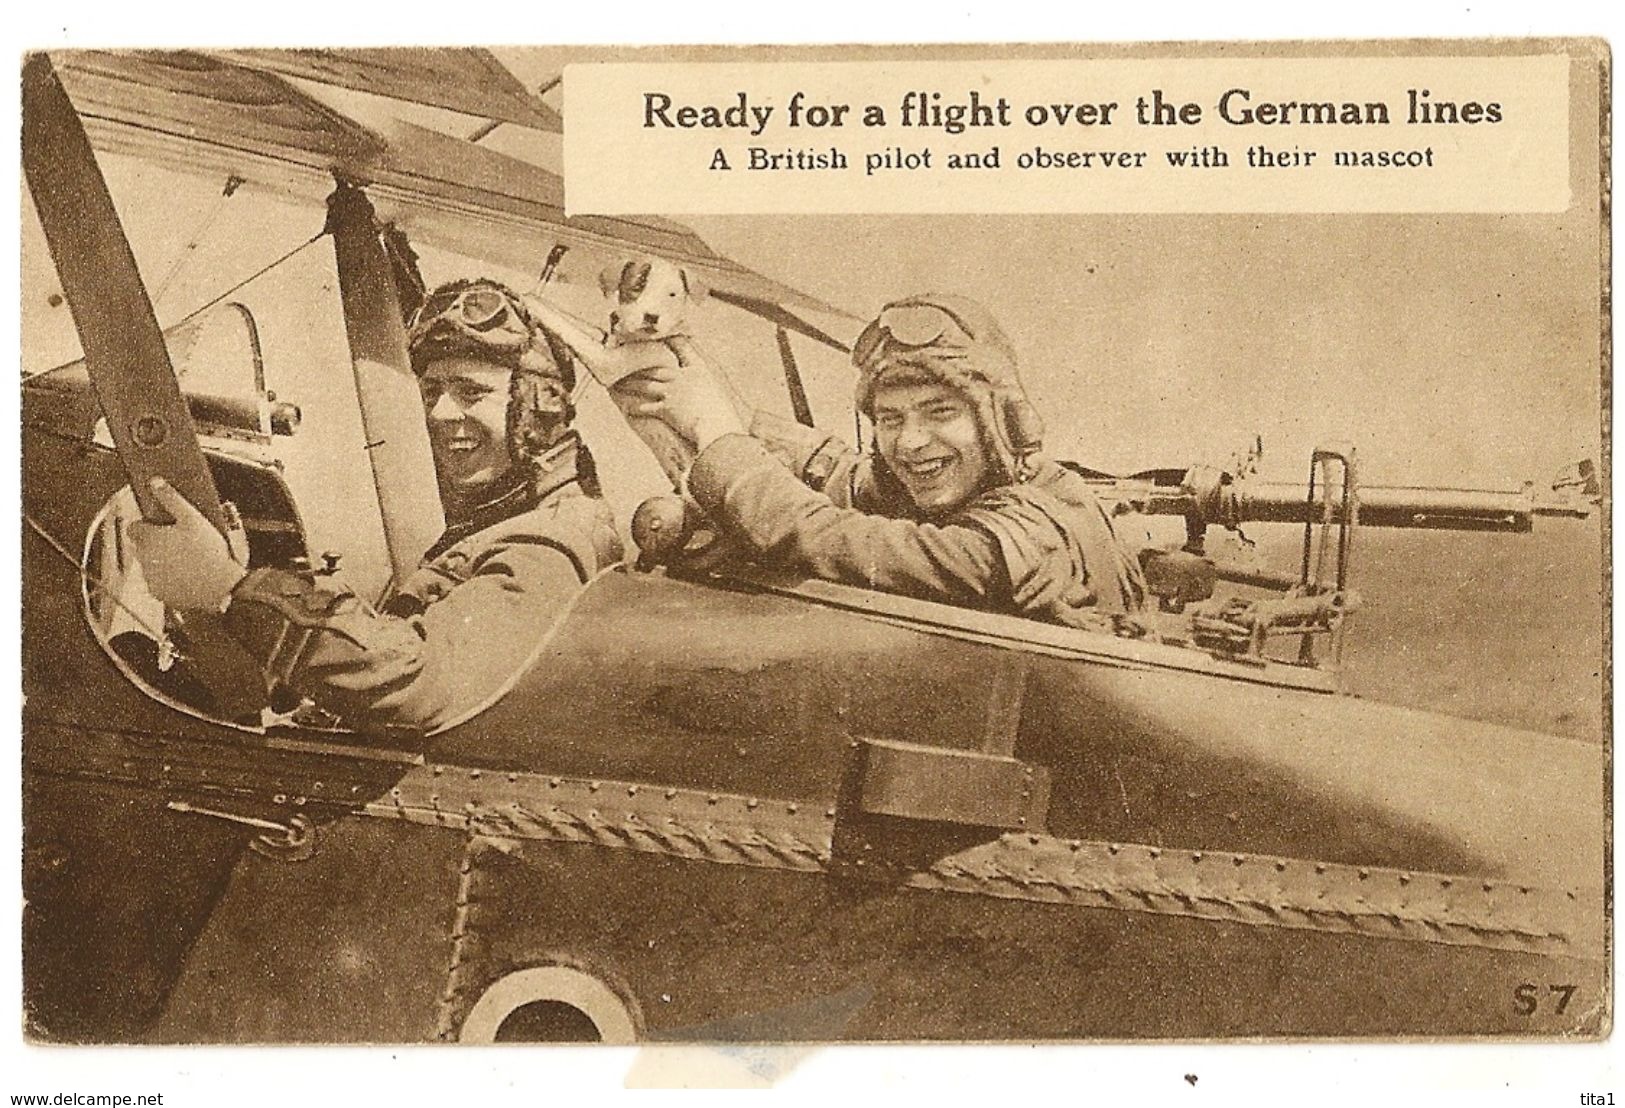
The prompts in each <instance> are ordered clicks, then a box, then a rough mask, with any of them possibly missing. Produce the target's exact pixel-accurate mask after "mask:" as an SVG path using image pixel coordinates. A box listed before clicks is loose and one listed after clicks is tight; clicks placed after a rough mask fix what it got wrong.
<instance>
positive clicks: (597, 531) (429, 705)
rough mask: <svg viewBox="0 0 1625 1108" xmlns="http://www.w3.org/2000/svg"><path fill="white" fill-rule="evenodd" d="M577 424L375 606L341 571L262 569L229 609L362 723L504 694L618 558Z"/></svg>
mask: <svg viewBox="0 0 1625 1108" xmlns="http://www.w3.org/2000/svg"><path fill="white" fill-rule="evenodd" d="M578 462H581V463H582V464H583V465H584V466H586V465H590V464H591V463H590V456H588V455H587V454H586V448H585V446H582V445H581V443H580V440H579V439H578V438H577V437H576V436H575V435H574V434H573V433H572V434H570V435H568V436H567V437H566V438H565V439H564V440H563V441H562V442H560V443H559V444H558V445H557V446H556V447H554V448H553V449H552V450H551V451H549V452H548V453H547V454H545V455H543V456H542V457H541V458H540V459H538V462H537V472H536V475H535V477H534V479H532V480H529V481H526V482H524V483H522V484H516V485H514V486H512V487H509V488H508V489H507V490H506V491H504V492H503V493H502V494H501V495H499V496H497V497H495V498H494V499H493V500H491V501H489V502H487V503H486V504H484V505H482V506H481V507H480V508H479V509H477V510H476V511H475V512H473V513H472V514H471V515H470V517H469V518H468V520H466V521H464V522H462V523H460V524H457V525H454V526H452V527H450V528H448V529H447V531H446V533H445V534H444V535H443V536H441V538H440V540H439V541H438V542H437V543H436V544H435V545H434V546H433V547H432V548H430V550H429V552H428V553H427V554H426V555H424V558H423V561H422V563H421V564H420V565H419V566H418V568H417V569H416V570H415V571H414V572H413V573H412V574H411V575H410V576H408V577H407V578H406V579H405V580H404V581H402V582H400V583H399V584H398V586H397V587H396V588H395V590H394V591H393V592H392V594H391V595H390V596H389V598H388V599H387V600H386V601H385V602H384V603H383V604H382V605H381V606H380V607H379V608H378V609H374V608H373V607H372V606H371V605H369V604H367V603H366V602H365V601H364V600H362V599H361V598H360V597H358V596H356V595H355V593H353V592H351V591H350V590H349V589H348V588H346V587H344V586H343V585H342V584H341V583H339V582H338V581H336V580H334V579H333V578H330V577H315V578H312V577H311V576H309V575H303V574H296V573H290V572H287V571H285V570H279V569H256V570H253V571H252V572H250V573H249V575H248V576H247V577H245V578H244V579H243V580H242V582H240V583H239V584H238V586H237V588H236V589H235V590H234V591H233V594H232V599H231V603H230V605H229V607H228V608H227V609H226V625H227V627H228V629H229V630H230V632H231V634H232V636H233V637H234V638H236V639H237V640H238V641H239V642H240V643H242V645H243V646H245V647H246V648H247V649H248V650H249V651H250V652H251V653H252V654H253V655H254V656H255V657H256V658H257V659H259V660H260V661H261V663H262V667H263V669H264V672H265V677H266V684H267V687H268V688H270V687H274V686H275V685H278V684H280V685H284V686H286V687H288V688H291V689H292V690H294V691H295V692H297V693H300V694H302V695H304V696H308V697H310V699H311V700H313V701H314V702H315V703H316V704H317V705H318V706H319V707H321V708H323V709H325V710H326V711H328V712H332V713H334V714H335V715H337V716H339V717H340V719H342V720H343V721H344V722H345V723H346V724H348V725H351V726H355V727H358V728H391V727H398V728H405V729H409V730H412V731H428V730H433V729H435V728H437V727H442V726H445V725H446V724H448V723H452V722H455V721H457V720H458V719H461V718H463V717H465V716H467V715H468V714H469V713H471V712H473V711H475V710H476V709H478V708H479V707H480V706H481V705H483V704H485V703H486V702H487V701H489V700H491V699H492V698H494V697H495V696H497V695H498V694H499V693H500V692H501V691H502V689H503V687H504V686H505V685H506V684H507V683H508V681H510V680H511V679H512V678H513V677H514V676H515V675H517V674H518V673H519V672H520V670H521V669H522V668H523V667H524V665H525V662H526V661H527V660H528V659H529V658H530V656H531V655H532V653H534V651H535V650H536V648H537V646H538V645H539V644H540V642H541V640H542V636H543V635H544V634H545V633H546V631H547V629H548V628H549V627H551V626H552V624H553V622H554V620H555V617H556V616H557V615H558V614H559V612H560V610H561V609H562V608H563V606H564V605H565V604H566V603H567V602H568V601H569V600H570V598H571V597H573V596H574V595H575V594H576V592H577V591H578V590H579V589H580V587H581V586H582V584H583V583H585V582H586V581H587V580H588V579H589V578H591V577H592V576H593V575H594V574H595V573H596V572H597V571H598V570H599V569H600V568H602V567H604V566H606V565H609V564H612V563H613V562H616V561H619V560H620V557H621V544H620V539H619V537H618V535H617V533H616V530H615V523H614V519H613V517H612V516H611V514H610V511H609V508H608V506H607V505H606V504H605V503H604V502H603V501H602V500H601V499H599V498H598V497H597V496H596V495H589V494H588V492H587V490H586V489H584V488H583V487H582V483H581V474H580V473H579V472H578V468H577V466H578Z"/></svg>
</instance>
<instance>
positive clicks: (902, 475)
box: [621, 295, 1146, 631]
mask: <svg viewBox="0 0 1625 1108" xmlns="http://www.w3.org/2000/svg"><path fill="white" fill-rule="evenodd" d="M673 345H674V346H675V347H676V349H677V350H678V353H679V355H680V359H679V360H680V361H681V362H682V363H683V365H682V368H680V369H678V370H676V371H672V372H667V371H662V370H656V371H652V372H651V373H649V374H647V375H645V376H643V377H641V378H639V379H634V380H633V381H631V382H626V383H623V385H622V386H621V387H622V388H623V389H628V388H630V389H633V390H636V392H637V395H636V401H637V403H638V405H639V406H640V411H642V412H644V413H646V414H651V415H659V416H661V417H662V418H664V419H666V420H667V421H668V422H670V423H671V424H672V425H673V426H674V427H675V428H676V429H677V430H678V431H679V432H681V433H684V434H686V435H688V436H689V437H690V438H691V439H693V440H694V441H695V442H696V444H697V445H698V447H699V450H700V453H699V456H698V458H697V460H696V461H695V464H694V466H693V468H692V470H691V471H690V473H689V477H688V490H689V494H690V496H691V497H692V498H693V500H694V501H695V502H696V503H698V505H699V506H700V507H701V508H702V509H704V511H705V512H706V513H707V515H709V516H710V517H711V519H712V520H713V521H714V522H715V523H716V524H717V525H718V526H719V527H720V529H721V530H722V531H723V532H724V533H725V534H727V535H728V536H730V537H731V538H733V539H735V540H736V541H740V542H742V543H744V544H745V545H746V546H747V547H748V548H749V549H751V550H753V551H755V552H756V553H757V554H759V555H760V556H762V557H764V558H766V559H768V560H774V561H778V562H779V563H781V564H786V565H789V566H791V567H793V568H795V569H796V570H798V571H801V572H806V573H810V574H813V575H815V576H819V577H824V578H828V579H831V580H836V581H843V582H846V583H849V584H854V585H862V586H865V587H868V588H874V589H882V590H886V591H890V592H898V593H906V594H909V595H913V596H919V597H924V598H928V599H932V600H940V601H946V602H948V603H952V604H960V605H965V606H971V607H978V608H984V609H990V610H994V611H1002V612H1008V613H1012V614H1019V615H1024V616H1028V617H1030V618H1034V619H1042V620H1048V621H1051V622H1054V623H1059V624H1064V625H1068V626H1075V627H1090V628H1094V629H1097V630H1113V631H1132V630H1134V629H1135V628H1136V627H1137V626H1138V623H1137V621H1136V620H1135V618H1134V617H1135V615H1136V613H1138V612H1139V611H1140V610H1141V608H1142V606H1143V604H1144V601H1145V593H1146V590H1145V580H1144V577H1143V575H1142V572H1141V569H1140V566H1139V563H1138V561H1137V560H1136V558H1135V555H1134V553H1133V552H1131V551H1130V550H1129V549H1127V548H1126V547H1125V546H1124V545H1123V544H1122V543H1121V542H1119V541H1118V538H1117V535H1116V534H1115V533H1114V531H1113V528H1112V523H1111V520H1110V519H1109V518H1108V516H1107V514H1106V512H1105V511H1104V510H1103V509H1102V507H1101V506H1100V504H1099V503H1098V502H1097V501H1096V499H1095V497H1094V495H1093V494H1092V493H1091V492H1090V490H1089V488H1088V486H1087V485H1086V484H1085V483H1084V481H1083V480H1082V478H1080V477H1079V476H1078V475H1076V474H1074V473H1072V472H1071V471H1070V470H1067V469H1065V468H1064V467H1062V466H1060V465H1058V464H1056V463H1055V462H1053V461H1050V460H1048V459H1047V458H1045V457H1043V456H1042V455H1041V454H1040V453H1039V449H1040V446H1041V441H1040V440H1041V424H1040V422H1039V419H1038V416H1037V413H1036V412H1035V411H1034V410H1033V408H1032V405H1031V404H1030V403H1029V401H1028V399H1027V396H1026V393H1025V392H1024V391H1023V390H1022V386H1021V382H1020V379H1019V378H1018V376H1017V374H1016V356H1015V351H1014V349H1013V347H1012V346H1011V344H1010V341H1009V340H1008V339H1007V338H1006V337H1005V335H1004V333H1003V332H1002V331H1001V330H1000V329H999V326H998V324H997V323H995V322H994V320H993V319H992V317H991V316H989V315H988V313H987V312H986V311H985V310H984V309H983V308H981V307H980V306H979V305H977V304H975V303H973V302H971V301H968V300H965V299H963V298H960V297H953V296H939V295H927V296H915V297H910V298H908V299H905V300H898V301H896V302H894V303H892V304H888V305H887V306H886V307H885V309H884V310H883V311H881V313H880V315H879V317H878V318H877V319H875V321H874V322H873V323H871V324H869V326H868V327H867V328H866V329H865V330H864V331H863V333H862V335H860V336H859V338H858V341H857V344H856V346H855V348H854V351H853V361H854V363H855V364H856V365H857V369H858V388H857V405H858V409H859V410H860V411H861V412H863V414H864V415H865V416H867V417H868V418H869V419H870V420H871V421H872V422H873V426H874V450H873V453H872V454H871V455H869V456H865V457H859V456H857V455H855V454H853V453H852V452H851V451H849V450H847V449H846V448H845V447H844V446H843V445H842V444H840V443H839V441H838V440H835V439H832V438H827V437H825V436H823V435H822V434H819V433H817V432H814V431H812V430H811V429H800V433H795V432H789V431H788V425H784V424H782V423H781V422H780V421H771V423H770V422H766V421H764V420H763V419H762V418H761V417H758V419H757V420H756V425H755V428H754V430H755V435H750V434H745V433H744V431H745V428H744V426H743V425H742V423H741V420H740V417H739V414H738V412H737V410H736V409H734V408H733V407H732V406H731V405H729V404H728V403H727V402H726V400H725V399H724V398H723V396H722V394H721V393H720V390H718V389H717V388H716V387H715V386H714V384H713V380H714V379H713V378H712V377H711V376H710V370H709V367H707V366H705V365H704V364H703V362H701V360H700V359H699V358H698V356H697V355H696V354H695V352H694V349H693V347H692V346H691V345H688V344H687V343H686V342H684V341H683V340H681V339H678V340H673ZM774 423H777V424H778V429H777V430H775V429H774V428H773V426H772V424H774Z"/></svg>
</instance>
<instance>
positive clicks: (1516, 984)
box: [19, 39, 1613, 1103]
mask: <svg viewBox="0 0 1625 1108" xmlns="http://www.w3.org/2000/svg"><path fill="white" fill-rule="evenodd" d="M19 60H20V64H21V124H22V126H21V146H20V152H21V177H22V183H23V188H22V190H21V192H22V200H21V209H22V214H21V229H20V246H21V294H22V295H21V317H20V322H21V327H20V331H21V335H20V338H21V360H22V384H21V422H22V433H21V457H20V466H21V510H22V513H23V519H22V528H21V559H20V560H21V596H22V615H21V624H22V626H21V685H22V693H23V707H22V709H21V719H20V726H21V735H22V740H21V790H20V791H21V829H20V833H21V848H22V849H21V853H22V875H21V876H22V891H23V903H22V910H21V921H22V922H21V951H20V955H21V965H22V980H21V996H20V998H19V999H20V1018H21V1025H22V1035H23V1037H24V1039H25V1040H26V1041H28V1042H30V1043H33V1044H81V1045H84V1044H146V1045H160V1044H162V1045H181V1044H186V1045H190V1044H224V1045H265V1044H339V1043H345V1044H430V1043H437V1044H490V1043H576V1044H581V1043H602V1044H621V1045H629V1044H651V1043H688V1044H787V1045H795V1044H832V1043H846V1042H860V1043H979V1044H980V1043H1018V1042H1019V1043H1082V1042H1089V1043H1147V1042H1169V1041H1173V1042H1197V1041H1199V1042H1211V1041H1223V1042H1239V1041H1246V1042H1258V1041H1267V1042H1276V1041H1291V1042H1304V1041H1313V1042H1328V1043H1330V1042H1346V1041H1351V1040H1353V1041H1418V1040H1424V1041H1429V1042H1434V1041H1449V1042H1460V1041H1463V1040H1483V1039H1490V1040H1494V1041H1498V1042H1502V1041H1504V1042H1513V1041H1517V1042H1522V1041H1565V1042H1576V1043H1583V1042H1596V1041H1598V1040H1601V1039H1605V1038H1607V1037H1608V1036H1609V1035H1610V1033H1611V1032H1612V1027H1613V1024H1612V1018H1613V1012H1612V1005H1613V968H1612V967H1613V945H1612V944H1613V931H1612V914H1611V913H1612V907H1611V906H1612V897H1611V881H1612V875H1611V866H1612V854H1611V849H1610V843H1611V835H1612V809H1611V804H1610V796H1609V794H1610V789H1611V777H1610V773H1611V735H1610V730H1609V729H1610V727H1611V668H1610V662H1609V654H1608V651H1609V649H1610V641H1609V626H1610V617H1611V596H1612V591H1611V568H1612V566H1611V559H1610V555H1609V549H1608V541H1609V533H1610V526H1611V522H1610V518H1611V517H1610V509H1611V503H1610V495H1609V489H1610V482H1611V472H1610V452H1609V451H1610V440H1609V437H1608V436H1609V427H1608V407H1607V404H1608V398H1609V392H1610V388H1611V347H1610V341H1609V335H1610V326H1611V285H1610V282H1609V279H1608V273H1607V266H1608V264H1609V262H1610V238H1609V236H1610V227H1609V223H1608V205H1609V178H1608V161H1607V157H1608V149H1609V142H1610V124H1611V121H1610V117H1609V97H1610V95H1611V92H1610V89H1609V85H1610V82H1611V57H1610V53H1609V49H1608V46H1607V44H1606V43H1604V42H1603V41H1601V40H1595V39H1494V40H1488V39H1486V40H1461V39H1458V40H1450V41H1442V40H1440V41H1423V40H1389V41H1374V40H1373V41H1318V42H1277V43H1245V42H1242V43H1236V42H1232V43H1189V44H1182V45H1170V44H1167V43H1161V44H1121V45H1101V44H1069V45H1057V44H1048V45H1026V46H1022V45H999V46H974V45H963V46H926V45H919V46H885V45H867V46H864V45H853V46H839V47H835V46H820V47H814V46H777V47H771V46H762V47H724V46H675V45H674V46H646V47H637V48H634V47H610V46H604V47H585V46H578V47H563V46H540V45H538V46H517V45H509V46H491V47H472V46H456V47H440V46H434V47H430V46H425V47H412V48H353V47H352V48H319V47H311V48H301V49H274V48H268V47H258V48H256V47H249V46H240V47H235V48H225V47H210V48H187V49H141V50H129V49H61V50H59V49H55V48H52V49H49V50H34V51H33V52H30V53H28V54H26V55H25V56H22V57H21V58H20V59H19ZM1188 1080H1189V1081H1190V1084H1192V1085H1194V1084H1195V1081H1194V1079H1188ZM1610 1103H1611V1101H1610Z"/></svg>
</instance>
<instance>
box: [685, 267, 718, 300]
mask: <svg viewBox="0 0 1625 1108" xmlns="http://www.w3.org/2000/svg"><path fill="white" fill-rule="evenodd" d="M677 272H678V273H680V274H682V276H683V291H684V292H686V293H688V298H689V299H690V300H693V301H696V302H697V301H700V300H704V299H705V298H706V297H707V296H709V295H711V290H710V288H709V287H707V286H706V283H705V281H704V280H703V279H701V278H700V277H699V276H697V275H696V274H694V273H691V272H690V271H689V269H688V267H687V266H680V267H678V270H677Z"/></svg>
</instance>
